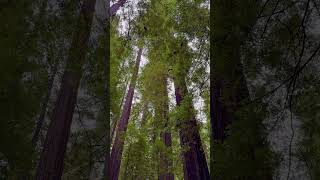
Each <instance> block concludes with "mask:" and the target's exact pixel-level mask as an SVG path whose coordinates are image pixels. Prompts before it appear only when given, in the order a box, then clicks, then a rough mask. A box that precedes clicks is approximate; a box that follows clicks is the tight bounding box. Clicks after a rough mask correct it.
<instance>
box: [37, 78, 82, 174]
mask: <svg viewBox="0 0 320 180" xmlns="http://www.w3.org/2000/svg"><path fill="white" fill-rule="evenodd" d="M79 76H80V75H79V74H76V73H71V72H66V73H65V74H64V76H63V80H62V86H61V90H60V92H59V96H58V99H57V102H56V106H55V109H54V111H53V116H52V120H51V123H50V126H49V130H48V132H47V138H46V141H45V144H44V148H43V151H42V154H41V158H40V162H39V166H38V170H37V176H36V179H37V180H51V179H52V180H57V179H61V175H62V171H63V160H64V154H65V151H66V146H67V142H68V138H69V133H70V126H71V121H72V115H73V111H74V107H75V103H76V100H77V91H78V85H79V79H80V78H79Z"/></svg>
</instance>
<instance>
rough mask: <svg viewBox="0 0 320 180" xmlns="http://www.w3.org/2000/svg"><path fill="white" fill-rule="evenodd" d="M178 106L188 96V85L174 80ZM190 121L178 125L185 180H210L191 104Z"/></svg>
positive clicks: (186, 120)
mask: <svg viewBox="0 0 320 180" xmlns="http://www.w3.org/2000/svg"><path fill="white" fill-rule="evenodd" d="M174 85H175V96H176V102H177V106H180V105H181V102H182V101H183V99H184V97H185V96H186V95H187V94H188V91H187V87H186V84H185V82H184V80H183V81H177V80H176V79H175V80H174ZM189 107H190V111H189V115H188V117H189V118H188V119H183V120H179V121H181V122H182V123H178V127H179V136H180V144H181V147H182V148H183V149H185V148H187V149H186V151H183V158H184V163H183V170H184V179H185V180H208V179H210V175H209V170H208V166H207V161H206V157H205V154H204V151H203V147H202V144H201V139H200V134H199V127H198V124H197V121H196V119H195V115H194V114H193V113H192V110H193V105H192V104H191V102H190V104H189Z"/></svg>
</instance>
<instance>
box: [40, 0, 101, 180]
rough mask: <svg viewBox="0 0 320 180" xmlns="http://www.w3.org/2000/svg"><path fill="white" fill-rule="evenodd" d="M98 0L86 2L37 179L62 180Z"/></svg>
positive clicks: (86, 0) (74, 38)
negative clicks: (82, 69) (83, 65)
mask: <svg viewBox="0 0 320 180" xmlns="http://www.w3.org/2000/svg"><path fill="white" fill-rule="evenodd" d="M95 2H96V1H95V0H85V1H84V3H83V5H82V7H81V14H80V17H79V19H78V29H77V31H76V33H75V34H74V37H73V41H72V46H71V49H70V54H69V57H68V65H67V70H66V71H65V72H64V75H63V79H62V84H61V88H60V91H59V95H58V99H57V101H56V104H55V108H54V111H53V114H52V118H51V123H50V126H49V129H48V132H47V136H46V140H45V144H44V147H43V150H42V153H41V157H40V161H39V165H38V169H37V173H36V179H37V180H59V179H61V176H62V171H63V162H64V155H65V152H66V146H67V142H68V138H69V134H70V126H71V122H72V116H73V112H74V108H75V104H76V100H77V92H78V87H79V82H80V79H81V74H82V73H81V67H82V64H83V63H84V57H85V53H86V50H87V47H88V40H89V37H90V30H91V24H92V17H93V12H94V7H95Z"/></svg>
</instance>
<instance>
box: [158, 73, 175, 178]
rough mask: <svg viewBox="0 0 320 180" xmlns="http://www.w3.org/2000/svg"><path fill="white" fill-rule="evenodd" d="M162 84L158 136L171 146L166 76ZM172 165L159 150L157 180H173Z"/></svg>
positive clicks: (166, 144) (167, 145)
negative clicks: (160, 124)
mask: <svg viewBox="0 0 320 180" xmlns="http://www.w3.org/2000/svg"><path fill="white" fill-rule="evenodd" d="M163 84H164V86H162V87H161V90H160V91H161V93H162V95H161V96H162V97H166V98H165V100H164V101H163V102H162V103H160V105H161V106H162V108H160V115H161V119H162V121H163V123H162V124H163V127H162V128H163V129H164V130H163V131H162V132H161V133H160V138H161V140H162V142H163V144H164V145H165V146H166V147H167V148H171V145H172V139H171V132H170V131H169V130H168V124H169V98H168V92H167V91H168V90H167V78H164V82H163ZM171 167H172V160H171V159H170V158H169V157H168V156H167V155H166V154H165V153H163V152H160V172H159V180H173V179H174V175H173V173H172V172H170V168H171Z"/></svg>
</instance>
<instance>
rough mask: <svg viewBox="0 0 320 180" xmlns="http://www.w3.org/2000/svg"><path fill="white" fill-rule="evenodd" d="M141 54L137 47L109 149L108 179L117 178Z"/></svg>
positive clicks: (115, 179) (113, 179)
mask: <svg viewBox="0 0 320 180" xmlns="http://www.w3.org/2000/svg"><path fill="white" fill-rule="evenodd" d="M141 55H142V48H140V49H139V51H138V55H137V61H136V65H135V69H134V72H133V74H132V79H131V82H130V85H129V89H128V94H127V96H126V100H125V104H124V106H123V110H122V113H121V117H120V119H119V122H118V127H117V131H116V137H115V140H114V143H113V146H112V150H111V160H110V180H118V176H119V171H120V164H121V156H122V152H123V145H124V138H123V135H124V134H125V132H126V130H127V126H128V120H129V116H130V112H131V105H132V99H133V95H134V89H135V86H136V81H137V77H138V70H139V66H140V61H141Z"/></svg>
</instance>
